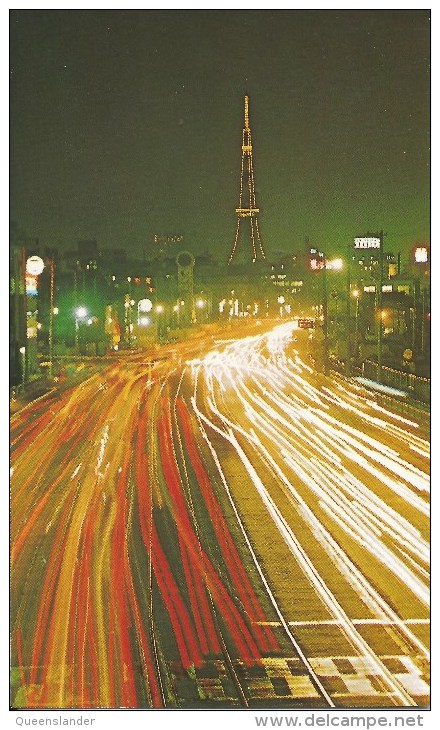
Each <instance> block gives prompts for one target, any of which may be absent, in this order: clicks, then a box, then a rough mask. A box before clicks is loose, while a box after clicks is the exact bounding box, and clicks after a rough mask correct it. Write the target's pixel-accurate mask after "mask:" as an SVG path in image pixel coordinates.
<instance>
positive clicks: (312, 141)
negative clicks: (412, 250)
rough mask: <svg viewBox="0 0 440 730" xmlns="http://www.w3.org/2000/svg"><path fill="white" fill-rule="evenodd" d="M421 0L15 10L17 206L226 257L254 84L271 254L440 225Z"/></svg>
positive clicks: (50, 235) (43, 225)
mask: <svg viewBox="0 0 440 730" xmlns="http://www.w3.org/2000/svg"><path fill="white" fill-rule="evenodd" d="M429 63H430V18H429V11H427V10H420V11H417V10H408V11H405V10H384V11H380V10H371V11H362V10H354V11H344V10H342V11H339V10H329V11H315V10H298V11H296V10H287V11H284V10H274V11H269V10H263V11H257V10H249V11H244V10H238V11H232V10H211V11H209V10H200V11H197V10H164V11H158V10H153V11H147V10H144V11H137V10H136V11H135V10H131V11H130V10H129V11H121V10H115V11H111V10H101V11H98V10H89V11H82V10H64V11H63V10H54V11H51V10H36V11H31V10H11V11H10V141H11V147H10V152H11V158H10V163H11V181H10V182H11V219H12V220H13V221H15V222H16V223H17V224H18V226H19V227H20V228H21V229H23V230H24V231H25V232H26V233H27V235H29V236H32V237H39V239H40V242H41V243H43V244H48V245H56V246H58V247H59V248H60V249H67V248H71V247H73V246H75V245H76V241H77V240H78V239H80V238H97V239H98V243H99V245H100V247H102V248H104V247H125V248H127V250H129V251H130V250H131V251H132V252H134V253H140V252H141V250H142V249H143V248H144V247H145V246H146V245H150V246H151V244H149V241H150V239H151V236H152V235H153V234H154V233H181V232H182V233H184V234H185V239H186V245H187V247H188V248H190V249H192V250H194V251H203V250H211V251H213V252H214V253H216V254H218V255H220V256H222V257H224V258H226V257H227V255H228V253H229V250H230V247H231V244H232V241H233V237H234V232H235V207H236V206H237V205H238V192H239V172H240V160H241V130H242V126H243V97H244V94H245V93H248V94H249V96H250V121H251V128H252V135H253V145H254V170H255V182H256V189H257V202H258V203H259V206H260V208H261V211H262V212H261V215H260V229H261V234H262V239H263V244H264V246H265V248H266V250H267V251H268V252H270V251H273V250H276V249H284V250H298V248H299V247H300V246H301V245H302V244H303V242H304V238H305V237H306V236H308V237H309V238H310V240H311V242H314V243H316V244H317V245H319V246H321V247H322V248H324V247H325V248H326V249H327V250H328V251H331V252H336V251H337V250H342V248H343V247H345V246H346V245H347V243H348V241H350V240H351V239H352V238H353V236H355V235H359V234H363V233H364V232H366V231H367V230H376V229H380V228H382V229H384V230H385V231H386V232H387V234H388V237H387V248H389V249H391V250H394V251H399V250H401V251H402V252H405V251H407V250H408V249H409V247H410V246H411V245H412V244H413V243H414V242H416V241H427V240H429V235H430V234H429V206H430V201H429V194H430V191H429V184H430V169H429V165H430V151H429V124H430V75H429Z"/></svg>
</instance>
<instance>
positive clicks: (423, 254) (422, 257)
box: [414, 246, 428, 264]
mask: <svg viewBox="0 0 440 730" xmlns="http://www.w3.org/2000/svg"><path fill="white" fill-rule="evenodd" d="M414 262H415V263H416V264H427V263H428V249H427V247H426V246H417V247H416V248H415V249H414Z"/></svg>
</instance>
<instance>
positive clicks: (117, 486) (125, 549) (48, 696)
mask: <svg viewBox="0 0 440 730" xmlns="http://www.w3.org/2000/svg"><path fill="white" fill-rule="evenodd" d="M254 330H255V331H254ZM250 332H251V334H250ZM292 335H293V337H292ZM389 402H391V403H392V401H389ZM428 436H429V431H428V425H427V423H426V414H424V413H423V412H421V411H420V412H418V411H417V409H403V410H402V407H400V406H399V407H393V406H392V405H384V404H383V401H381V400H380V398H379V397H378V396H376V395H373V394H371V393H368V392H367V391H365V390H364V389H362V388H361V387H360V386H359V385H358V384H356V383H354V382H349V381H345V380H344V379H343V378H341V377H340V376H334V377H333V376H332V377H327V378H325V377H323V376H322V375H320V374H318V373H316V372H315V371H314V370H313V369H312V368H311V367H310V365H309V363H308V361H307V358H306V340H305V333H300V332H292V325H291V324H289V323H287V324H281V325H278V326H275V327H273V326H272V327H271V328H270V329H269V328H268V326H267V325H266V327H265V326H264V324H263V325H261V326H260V327H259V328H255V326H254V327H253V329H252V328H251V329H250V325H247V324H243V327H242V328H241V329H240V328H237V329H236V330H234V333H233V336H232V333H231V332H229V333H228V332H226V333H225V335H224V336H223V338H220V337H219V339H218V340H217V341H216V342H213V340H212V338H211V337H206V336H205V337H204V338H199V339H194V340H188V341H187V342H185V343H180V344H174V345H173V346H172V347H171V346H164V347H163V348H162V349H161V350H160V358H159V357H156V359H155V360H154V361H151V360H149V359H148V358H146V355H145V354H142V353H139V354H135V355H130V357H128V358H121V359H119V360H115V362H114V363H111V364H109V366H108V367H107V368H105V369H104V370H103V371H102V372H100V373H96V374H94V375H93V376H92V377H90V378H89V379H87V380H85V381H84V382H83V383H81V384H79V385H76V386H74V387H64V388H63V389H62V390H61V389H60V390H53V391H51V392H50V393H48V395H47V396H46V397H44V398H41V399H39V400H38V401H37V402H35V403H33V404H29V405H28V406H27V407H26V408H24V409H23V410H21V411H20V412H18V413H16V414H14V415H13V416H12V418H11V659H12V679H11V704H12V706H14V707H38V708H42V707H57V708H58V707H59V708H63V707H64V708H67V707H94V708H100V707H156V708H161V707H168V708H196V707H206V708H212V707H218V708H222V709H225V708H236V707H270V708H272V707H273V708H278V707H291V708H301V707H307V708H326V707H341V708H342V707H382V708H384V707H394V708H397V707H411V706H427V705H428V703H429V677H428V672H429V636H430V632H429V616H430V614H429V443H428Z"/></svg>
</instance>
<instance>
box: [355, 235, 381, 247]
mask: <svg viewBox="0 0 440 730" xmlns="http://www.w3.org/2000/svg"><path fill="white" fill-rule="evenodd" d="M354 247H355V248H362V249H365V248H380V238H378V237H377V236H362V237H361V238H355V239H354Z"/></svg>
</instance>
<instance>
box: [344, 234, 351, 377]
mask: <svg viewBox="0 0 440 730" xmlns="http://www.w3.org/2000/svg"><path fill="white" fill-rule="evenodd" d="M351 246H352V243H351V241H349V242H348V255H347V280H346V314H345V316H346V319H347V327H346V330H347V356H346V358H345V374H346V376H347V377H348V378H349V377H350V375H351V326H350V324H351V323H350V317H351V302H350V299H351Z"/></svg>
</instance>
